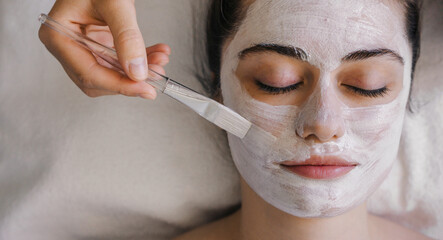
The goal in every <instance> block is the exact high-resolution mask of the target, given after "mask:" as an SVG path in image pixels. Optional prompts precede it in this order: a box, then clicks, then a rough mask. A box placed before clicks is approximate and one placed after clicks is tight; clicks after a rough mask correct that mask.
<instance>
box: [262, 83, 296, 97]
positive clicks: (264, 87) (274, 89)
mask: <svg viewBox="0 0 443 240" xmlns="http://www.w3.org/2000/svg"><path fill="white" fill-rule="evenodd" d="M255 84H256V85H257V86H258V88H259V89H260V90H263V91H265V92H267V93H270V94H273V95H277V94H284V93H288V92H290V91H293V90H296V89H297V88H298V87H300V86H301V85H302V84H303V82H299V83H296V84H292V85H289V86H287V87H283V88H278V87H271V86H269V85H266V84H264V83H262V82H260V81H258V80H255Z"/></svg>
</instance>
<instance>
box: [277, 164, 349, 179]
mask: <svg viewBox="0 0 443 240" xmlns="http://www.w3.org/2000/svg"><path fill="white" fill-rule="evenodd" d="M282 166H283V167H284V168H286V169H288V170H289V171H291V172H293V173H295V174H298V175H300V176H302V177H306V178H312V179H332V178H337V177H341V176H343V175H345V174H347V173H348V172H350V171H351V170H352V169H354V168H355V166H332V165H297V166H286V165H282Z"/></svg>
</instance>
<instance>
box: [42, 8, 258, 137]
mask: <svg viewBox="0 0 443 240" xmlns="http://www.w3.org/2000/svg"><path fill="white" fill-rule="evenodd" d="M38 19H39V21H40V23H41V24H44V25H46V26H48V27H49V28H51V29H53V30H55V31H56V32H58V33H61V34H63V35H65V36H67V37H69V38H70V39H72V40H74V41H75V42H77V43H78V44H80V45H81V46H83V47H84V48H86V49H87V50H89V51H91V52H92V53H94V54H95V55H96V56H97V57H99V58H101V59H103V60H104V61H106V62H107V63H109V64H110V65H111V66H112V69H114V70H117V71H119V72H120V73H122V74H125V73H124V71H123V68H122V67H121V65H120V63H119V61H118V57H117V53H116V51H115V50H114V49H112V48H110V47H107V46H104V45H103V44H100V43H98V42H96V41H94V40H92V39H91V38H89V37H87V36H85V35H83V34H81V33H78V32H74V31H72V30H70V29H68V28H67V27H65V26H63V25H62V24H60V23H58V22H57V21H55V20H54V19H52V18H51V17H49V16H47V15H46V14H40V16H39V18H38ZM145 81H146V82H147V83H148V84H150V85H152V86H153V87H154V88H155V89H157V90H158V91H160V92H162V93H164V94H166V95H168V96H170V97H172V98H174V99H175V100H177V101H179V102H181V103H183V104H184V105H186V106H188V107H189V108H191V109H192V110H194V111H195V112H196V113H198V114H199V115H200V116H202V117H203V118H205V119H206V120H208V121H210V122H212V123H214V124H215V125H217V126H218V127H220V128H222V129H224V130H226V131H227V132H229V133H231V134H233V135H235V136H237V137H239V138H242V139H243V138H245V136H246V135H247V134H248V135H250V134H251V133H252V132H256V131H259V132H260V133H261V134H260V135H262V134H263V132H264V131H263V130H261V129H260V128H258V127H256V126H254V127H252V126H253V124H252V123H251V122H250V121H248V120H247V119H245V118H244V117H242V116H240V115H239V114H238V113H236V112H234V111H233V110H231V109H229V108H228V107H226V106H224V105H222V104H220V103H218V102H216V101H214V100H213V99H210V98H208V97H205V96H203V95H201V94H199V93H197V92H196V91H194V90H192V89H190V88H188V87H186V86H184V85H182V84H180V83H178V82H176V81H174V80H172V79H171V78H169V77H166V76H164V75H162V74H160V73H158V72H156V71H154V70H152V69H149V70H148V78H147V79H146V80H145ZM251 129H254V130H253V131H252V132H251V131H250V130H251ZM248 132H249V133H248ZM252 135H256V134H252Z"/></svg>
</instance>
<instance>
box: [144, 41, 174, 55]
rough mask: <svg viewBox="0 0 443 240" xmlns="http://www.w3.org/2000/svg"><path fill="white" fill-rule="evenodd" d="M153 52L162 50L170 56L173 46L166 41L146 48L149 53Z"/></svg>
mask: <svg viewBox="0 0 443 240" xmlns="http://www.w3.org/2000/svg"><path fill="white" fill-rule="evenodd" d="M153 52H162V53H165V54H166V55H168V56H169V55H171V48H170V47H169V46H168V45H166V44H164V43H159V44H155V45H153V46H150V47H147V48H146V53H147V54H148V55H149V54H150V53H153Z"/></svg>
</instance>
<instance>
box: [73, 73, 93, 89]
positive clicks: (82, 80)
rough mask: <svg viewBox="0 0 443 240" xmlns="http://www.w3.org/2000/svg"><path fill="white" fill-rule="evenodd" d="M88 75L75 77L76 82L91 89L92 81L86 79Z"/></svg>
mask: <svg viewBox="0 0 443 240" xmlns="http://www.w3.org/2000/svg"><path fill="white" fill-rule="evenodd" d="M88 75H89V74H79V75H77V82H79V84H80V85H81V86H83V87H85V88H93V84H92V80H91V79H90V78H89V77H88Z"/></svg>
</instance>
